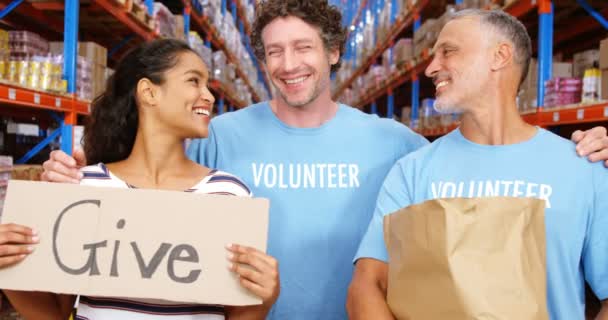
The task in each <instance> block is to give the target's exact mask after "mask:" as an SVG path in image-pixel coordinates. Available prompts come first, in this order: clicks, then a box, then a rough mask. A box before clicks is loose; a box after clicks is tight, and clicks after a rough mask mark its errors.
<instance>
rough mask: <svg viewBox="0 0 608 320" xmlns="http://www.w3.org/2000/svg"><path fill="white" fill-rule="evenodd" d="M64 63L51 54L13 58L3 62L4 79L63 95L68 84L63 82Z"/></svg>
mask: <svg viewBox="0 0 608 320" xmlns="http://www.w3.org/2000/svg"><path fill="white" fill-rule="evenodd" d="M62 62H63V61H59V59H58V58H57V57H55V56H52V55H49V54H47V55H44V56H38V55H34V56H25V57H22V58H17V57H13V58H11V60H10V61H2V64H3V65H4V66H5V67H4V69H5V72H4V73H3V74H2V79H4V80H6V81H9V82H12V83H14V84H16V85H19V86H22V87H27V88H30V89H34V90H40V91H49V92H60V93H63V92H65V91H66V84H65V81H63V80H62V76H63V75H62Z"/></svg>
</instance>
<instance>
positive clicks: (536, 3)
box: [333, 0, 608, 137]
mask: <svg viewBox="0 0 608 320" xmlns="http://www.w3.org/2000/svg"><path fill="white" fill-rule="evenodd" d="M386 1H391V0H386ZM375 2H378V0H375ZM461 2H462V1H461V0H456V1H455V4H458V3H461ZM576 2H577V3H578V4H579V5H581V6H582V7H583V8H584V9H585V10H586V11H587V13H589V15H590V16H591V17H593V18H586V19H580V21H573V22H572V23H571V25H572V26H573V27H572V28H569V29H568V30H564V32H560V33H556V34H554V30H553V26H554V21H553V20H554V10H553V6H554V4H553V2H552V1H550V0H519V1H516V2H514V3H512V4H511V5H509V6H508V7H506V8H504V10H505V11H507V12H509V13H510V14H511V15H513V16H516V17H518V18H522V17H530V15H531V14H532V13H533V12H534V11H536V12H537V13H538V21H537V22H536V23H531V25H533V26H534V27H536V30H534V31H537V32H538V36H537V39H538V41H537V42H536V43H535V44H534V45H535V48H536V49H537V51H538V61H539V63H538V68H539V69H538V84H537V88H538V96H537V98H538V105H539V106H540V107H538V108H537V110H536V111H535V112H533V113H529V114H525V115H523V117H524V119H525V120H526V121H528V122H529V123H531V124H535V125H538V126H542V127H555V126H561V125H567V124H583V123H591V122H606V121H608V102H607V103H602V102H599V103H596V104H592V105H582V104H579V105H573V106H565V107H562V108H559V109H557V108H556V109H553V108H552V109H548V110H546V109H543V107H542V102H543V100H544V85H543V84H544V82H545V81H546V80H548V79H551V64H552V57H553V45H554V44H559V43H563V42H565V41H569V40H572V39H574V38H576V36H577V35H579V34H582V33H584V32H587V31H590V30H592V29H593V28H596V27H597V26H598V24H600V25H601V26H603V27H604V28H606V29H608V21H606V19H605V18H603V17H604V16H606V15H608V8H606V9H604V10H602V11H600V12H597V11H596V10H594V9H593V8H592V7H591V6H590V5H589V4H588V3H587V2H586V1H585V0H576ZM425 4H426V3H424V2H421V1H418V3H417V4H416V6H414V7H410V11H412V14H413V15H414V16H415V15H416V13H417V12H421V11H422V9H424V5H425ZM374 5H378V4H374V0H370V1H363V2H362V3H361V6H360V7H358V8H352V7H347V15H352V16H356V17H359V16H360V15H361V14H362V13H361V12H365V11H366V10H374ZM354 10H356V12H357V13H356V14H354V13H353V12H355V11H354ZM414 18H420V17H419V16H418V17H414ZM357 19H358V18H355V20H353V23H351V24H350V25H349V26H354V25H356V24H357ZM408 22H411V21H408ZM413 23H414V25H413V28H412V30H413V31H414V32H415V31H416V30H417V28H418V27H419V20H418V21H417V20H416V19H414V22H413ZM408 27H409V26H408V25H407V24H406V25H405V26H402V25H399V24H395V25H394V26H393V29H392V31H391V33H390V34H391V37H388V38H387V40H386V41H384V42H383V43H378V44H377V45H376V48H375V50H374V54H372V55H371V56H369V58H367V59H366V61H365V62H364V63H362V64H361V67H360V68H358V69H357V70H355V72H353V74H352V75H351V76H350V77H349V78H348V79H347V80H346V81H344V82H343V83H342V84H341V85H340V86H338V87H337V88H336V90H334V92H333V97H334V98H337V97H339V96H340V95H341V94H342V93H343V92H344V90H345V89H346V88H348V87H350V85H351V84H352V83H353V82H354V81H355V79H356V78H357V77H358V76H360V75H361V74H363V73H364V72H366V71H367V70H368V69H369V67H370V66H372V65H373V64H374V63H375V62H376V61H377V59H378V57H379V56H380V54H382V52H383V51H384V50H386V48H389V47H391V46H392V44H393V42H394V40H395V38H394V37H393V35H394V33H393V32H394V31H395V30H396V29H397V28H399V30H400V31H402V30H404V29H406V28H408ZM352 29H354V28H353V27H351V30H352ZM529 30H530V31H532V29H531V28H530V27H529ZM397 34H399V33H397ZM378 53H379V54H378ZM432 56H433V52H432V51H431V50H430V49H426V50H424V52H423V54H422V57H421V58H420V59H419V60H418V61H415V62H411V63H409V64H407V65H406V66H405V67H403V68H402V69H401V70H398V71H397V72H395V73H394V74H392V75H390V76H389V77H388V78H387V79H386V80H385V81H383V82H382V83H381V84H380V85H379V86H378V87H376V88H374V89H372V90H370V91H369V92H366V93H365V94H364V95H362V96H361V98H360V100H359V101H358V102H356V103H354V107H358V108H364V107H365V106H369V110H370V111H371V112H372V113H378V107H377V101H379V100H380V99H382V98H384V97H386V98H385V101H386V114H385V116H386V117H389V118H392V117H393V114H394V97H393V93H394V92H395V91H396V90H398V88H399V87H401V86H403V85H404V84H407V83H411V107H412V111H411V120H412V127H413V128H414V129H416V130H417V131H418V132H419V133H421V134H422V135H424V136H427V137H436V136H440V135H444V134H446V133H448V132H450V131H452V130H453V129H454V128H456V125H449V126H443V127H438V128H433V129H417V125H418V119H419V117H418V115H419V111H418V109H419V101H420V98H419V97H420V84H419V77H420V75H421V74H423V72H424V70H425V69H426V67H427V66H428V64H429V63H430V61H431V60H432ZM346 58H347V59H349V58H351V57H349V56H346Z"/></svg>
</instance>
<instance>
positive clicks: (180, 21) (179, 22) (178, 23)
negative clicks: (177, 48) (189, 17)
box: [174, 15, 186, 40]
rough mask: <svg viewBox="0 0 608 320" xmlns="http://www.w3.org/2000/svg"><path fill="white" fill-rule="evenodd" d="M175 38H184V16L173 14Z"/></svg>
mask: <svg viewBox="0 0 608 320" xmlns="http://www.w3.org/2000/svg"><path fill="white" fill-rule="evenodd" d="M174 17H175V39H179V40H186V34H185V31H184V16H182V15H175V16H174Z"/></svg>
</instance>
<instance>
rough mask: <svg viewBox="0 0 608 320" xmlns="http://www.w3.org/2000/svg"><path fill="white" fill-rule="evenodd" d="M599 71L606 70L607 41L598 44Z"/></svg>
mask: <svg viewBox="0 0 608 320" xmlns="http://www.w3.org/2000/svg"><path fill="white" fill-rule="evenodd" d="M600 69H608V39H604V40H602V41H601V42H600Z"/></svg>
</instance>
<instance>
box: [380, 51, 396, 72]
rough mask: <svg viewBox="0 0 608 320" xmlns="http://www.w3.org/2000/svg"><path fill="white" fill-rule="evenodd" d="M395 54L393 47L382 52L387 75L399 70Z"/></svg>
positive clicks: (383, 65) (383, 66)
mask: <svg viewBox="0 0 608 320" xmlns="http://www.w3.org/2000/svg"><path fill="white" fill-rule="evenodd" d="M394 55H395V53H394V50H393V48H388V49H386V50H384V53H383V54H382V68H384V72H385V75H387V76H388V75H391V74H393V73H394V72H395V71H396V70H397V68H396V64H395V59H394Z"/></svg>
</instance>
